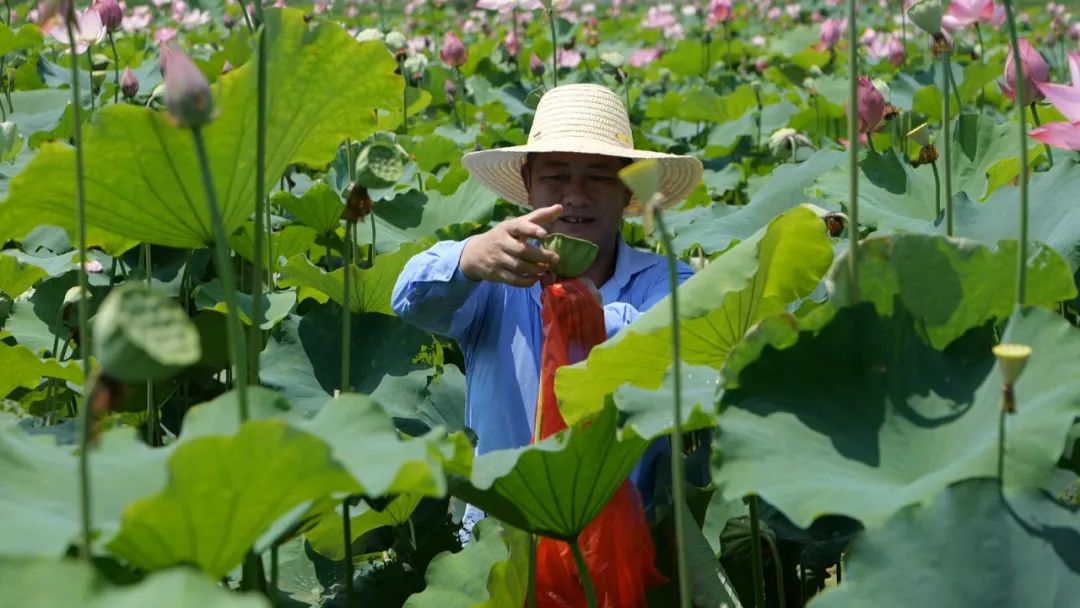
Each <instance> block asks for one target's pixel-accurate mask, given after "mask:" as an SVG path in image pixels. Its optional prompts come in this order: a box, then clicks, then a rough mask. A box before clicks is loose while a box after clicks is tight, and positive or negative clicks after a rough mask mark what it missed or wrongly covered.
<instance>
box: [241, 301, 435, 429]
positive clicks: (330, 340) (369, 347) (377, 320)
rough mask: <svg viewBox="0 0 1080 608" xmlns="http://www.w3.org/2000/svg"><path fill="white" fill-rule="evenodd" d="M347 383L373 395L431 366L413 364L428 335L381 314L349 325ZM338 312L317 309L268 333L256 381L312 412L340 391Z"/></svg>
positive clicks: (362, 317)
mask: <svg viewBox="0 0 1080 608" xmlns="http://www.w3.org/2000/svg"><path fill="white" fill-rule="evenodd" d="M351 329H352V336H351V340H350V342H349V345H350V348H351V351H350V353H351V354H350V355H349V357H350V358H349V362H350V363H351V372H350V383H351V384H352V386H353V388H354V389H355V390H356V391H358V392H361V393H366V394H378V393H379V390H380V387H381V386H382V385H383V383H384V382H389V381H390V380H391V379H392V378H393V377H401V376H405V375H407V374H409V373H411V372H413V371H416V370H423V369H426V370H430V369H431V366H430V365H424V364H421V363H413V362H412V361H413V360H414V359H415V358H416V357H417V355H418V354H419V353H420V351H421V349H422V348H424V347H426V346H429V345H431V343H432V337H431V334H427V333H424V332H422V331H420V330H419V329H416V328H415V327H412V326H411V325H408V324H407V323H405V322H404V321H402V320H400V319H398V318H396V317H390V316H387V315H384V314H377V313H370V314H362V315H358V316H356V317H354V318H353V320H352V327H351ZM341 342H342V340H341V310H340V308H338V307H337V306H334V305H329V304H327V305H321V306H317V307H314V308H313V309H311V310H309V311H308V312H307V313H306V314H305V315H304V316H302V317H301V316H298V315H290V316H289V317H287V318H286V319H285V320H284V321H282V322H281V324H280V325H278V327H277V328H276V329H275V330H274V332H273V333H272V334H271V337H270V340H269V341H268V343H267V345H266V348H265V349H264V350H263V352H262V359H261V361H262V365H261V366H260V369H261V373H260V377H261V379H262V381H263V383H264V384H266V385H268V386H273V387H276V388H278V389H279V390H281V392H282V393H283V394H284V395H285V396H286V397H288V399H289V401H290V402H292V403H293V404H294V405H297V406H300V407H305V408H307V407H314V406H318V405H320V404H322V403H323V402H325V401H326V398H327V396H329V395H331V394H333V392H334V391H335V390H336V389H339V388H341V359H340V357H341Z"/></svg>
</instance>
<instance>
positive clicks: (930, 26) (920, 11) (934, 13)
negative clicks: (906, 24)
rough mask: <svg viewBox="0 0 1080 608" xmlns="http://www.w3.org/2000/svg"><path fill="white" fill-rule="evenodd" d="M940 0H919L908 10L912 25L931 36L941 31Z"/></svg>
mask: <svg viewBox="0 0 1080 608" xmlns="http://www.w3.org/2000/svg"><path fill="white" fill-rule="evenodd" d="M941 16H942V11H941V0H920V1H919V2H916V3H915V4H913V5H911V8H909V9H908V17H911V21H912V23H914V24H915V25H917V26H919V28H920V29H922V31H924V32H926V33H927V34H930V35H931V36H932V35H934V34H937V33H938V32H940V31H941Z"/></svg>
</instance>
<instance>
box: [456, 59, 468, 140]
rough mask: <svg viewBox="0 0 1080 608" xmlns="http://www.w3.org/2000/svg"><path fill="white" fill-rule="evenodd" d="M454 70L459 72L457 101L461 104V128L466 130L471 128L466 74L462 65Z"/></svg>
mask: <svg viewBox="0 0 1080 608" xmlns="http://www.w3.org/2000/svg"><path fill="white" fill-rule="evenodd" d="M454 71H455V72H457V80H458V94H457V101H458V103H460V104H461V130H462V131H464V130H465V129H468V128H469V106H468V105H467V103H468V102H467V100H466V99H465V97H466V95H465V75H464V74H462V73H461V67H456V68H454Z"/></svg>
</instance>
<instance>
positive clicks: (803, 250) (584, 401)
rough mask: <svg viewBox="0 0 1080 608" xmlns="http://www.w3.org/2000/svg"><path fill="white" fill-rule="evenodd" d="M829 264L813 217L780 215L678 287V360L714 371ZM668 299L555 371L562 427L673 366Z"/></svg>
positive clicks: (653, 384) (653, 382) (798, 212)
mask: <svg viewBox="0 0 1080 608" xmlns="http://www.w3.org/2000/svg"><path fill="white" fill-rule="evenodd" d="M831 262H832V245H831V244H830V242H829V237H828V235H827V234H826V233H825V227H824V225H823V224H822V222H821V220H820V219H818V217H817V215H816V214H815V213H814V212H813V211H811V210H809V209H806V208H799V209H795V210H792V211H789V212H787V213H785V214H783V215H782V216H780V217H778V218H777V219H775V220H774V221H773V222H771V223H770V224H769V226H768V227H767V228H766V229H764V230H761V231H759V232H758V233H757V234H755V235H754V236H753V237H751V238H749V239H747V240H745V241H743V242H741V243H739V244H738V245H736V246H735V247H733V248H732V249H731V250H730V251H728V252H727V253H725V254H723V255H722V256H720V257H719V258H717V259H716V260H715V261H713V262H712V263H710V264H709V265H708V266H706V267H705V268H704V269H703V270H701V271H700V272H698V273H697V274H696V275H694V276H693V277H692V278H691V279H690V280H688V281H687V282H686V283H684V284H683V285H681V286H680V287H679V308H680V310H679V315H680V323H681V325H680V326H681V328H682V332H681V333H682V360H683V361H685V362H686V363H689V364H691V365H708V366H711V367H714V368H716V369H719V368H720V367H722V366H723V363H724V360H725V358H726V357H727V354H728V352H729V351H730V350H731V348H732V347H733V346H734V345H735V344H736V343H738V342H739V340H741V339H742V337H743V336H744V335H745V334H746V332H747V331H748V330H749V329H750V328H751V327H753V326H754V325H755V324H756V323H757V322H758V321H760V320H761V319H763V318H765V317H767V316H769V315H773V314H776V313H778V312H782V311H783V310H784V309H785V307H786V306H787V305H788V304H789V303H791V302H792V301H794V300H795V299H797V298H800V297H802V296H805V295H807V294H809V293H810V292H811V291H813V290H814V288H815V287H816V286H817V284H818V282H819V281H820V280H821V277H822V276H823V275H824V274H825V272H826V271H827V270H828V268H829V264H830V263H831ZM670 301H671V300H670V298H666V299H664V300H662V301H661V302H660V303H659V304H657V305H656V306H654V307H653V308H651V309H650V310H648V311H647V312H645V313H644V314H642V315H641V317H639V318H638V319H637V320H636V321H634V322H633V323H632V324H631V325H629V326H628V327H626V328H624V329H623V330H622V331H620V332H619V333H618V334H616V335H615V337H613V338H612V339H610V340H608V341H607V342H605V343H603V344H601V345H598V346H597V347H595V348H593V350H592V352H591V353H589V357H588V358H587V359H586V360H585V361H583V362H581V363H578V364H576V365H573V366H568V367H563V368H560V369H559V371H558V372H557V374H556V393H557V394H558V395H559V403H560V409H561V411H562V413H563V416H564V417H565V418H566V420H567V422H570V423H571V424H572V423H573V422H574V421H577V420H581V419H583V418H585V417H587V416H589V415H590V414H592V413H594V412H596V411H597V410H598V409H599V408H600V407H601V406H602V405H603V402H604V395H606V394H608V393H610V392H612V391H613V390H615V389H616V388H617V387H618V386H619V385H621V384H623V383H627V382H629V383H631V384H633V385H635V386H637V387H640V388H646V389H655V388H657V387H659V386H660V383H661V382H662V380H663V378H664V373H665V372H666V371H667V369H668V367H669V366H670V365H671V362H672V356H671V333H672V332H671V304H670Z"/></svg>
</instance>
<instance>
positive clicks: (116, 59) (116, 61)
mask: <svg viewBox="0 0 1080 608" xmlns="http://www.w3.org/2000/svg"><path fill="white" fill-rule="evenodd" d="M109 46H110V47H112V56H113V73H114V74H113V75H114V76H115V77H116V90H115V91H113V103H119V102H120V54H119V53H117V52H116V42H115V41H114V40H113V35H112V32H109Z"/></svg>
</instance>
